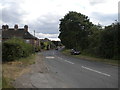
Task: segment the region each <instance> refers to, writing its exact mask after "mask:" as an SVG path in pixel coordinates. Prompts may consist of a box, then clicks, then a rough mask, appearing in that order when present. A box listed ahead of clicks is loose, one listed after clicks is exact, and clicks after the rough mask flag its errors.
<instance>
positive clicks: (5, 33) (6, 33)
mask: <svg viewBox="0 0 120 90" xmlns="http://www.w3.org/2000/svg"><path fill="white" fill-rule="evenodd" d="M12 37H19V38H24V39H37V37H34V36H33V35H32V34H30V33H29V32H28V31H25V30H24V29H22V28H21V29H18V30H14V29H12V28H11V29H9V30H2V38H3V39H8V38H12Z"/></svg>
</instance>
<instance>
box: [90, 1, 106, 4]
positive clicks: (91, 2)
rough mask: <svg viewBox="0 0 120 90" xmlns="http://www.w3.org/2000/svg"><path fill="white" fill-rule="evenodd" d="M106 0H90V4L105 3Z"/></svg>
mask: <svg viewBox="0 0 120 90" xmlns="http://www.w3.org/2000/svg"><path fill="white" fill-rule="evenodd" d="M105 2H106V0H89V3H90V5H98V4H103V3H105Z"/></svg>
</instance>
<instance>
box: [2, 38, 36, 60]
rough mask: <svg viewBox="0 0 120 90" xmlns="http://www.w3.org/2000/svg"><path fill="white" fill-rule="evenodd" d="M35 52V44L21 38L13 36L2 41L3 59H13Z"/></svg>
mask: <svg viewBox="0 0 120 90" xmlns="http://www.w3.org/2000/svg"><path fill="white" fill-rule="evenodd" d="M33 52H34V49H33V46H32V45H30V44H27V43H25V42H24V40H22V39H20V38H11V39H9V40H7V41H5V42H3V43H2V60H3V61H12V60H16V59H19V58H22V57H27V56H29V55H30V54H32V53H33Z"/></svg>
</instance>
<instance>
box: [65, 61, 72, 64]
mask: <svg viewBox="0 0 120 90" xmlns="http://www.w3.org/2000/svg"><path fill="white" fill-rule="evenodd" d="M64 61H65V62H68V63H70V64H74V63H73V62H70V61H68V60H64Z"/></svg>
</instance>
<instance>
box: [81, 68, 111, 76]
mask: <svg viewBox="0 0 120 90" xmlns="http://www.w3.org/2000/svg"><path fill="white" fill-rule="evenodd" d="M81 67H82V68H84V69H87V70H90V71H93V72H96V73H99V74H102V75H105V76H108V77H110V76H111V75H109V74H106V73H102V72H100V71H97V70H94V69H91V68H88V67H84V66H81Z"/></svg>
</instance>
